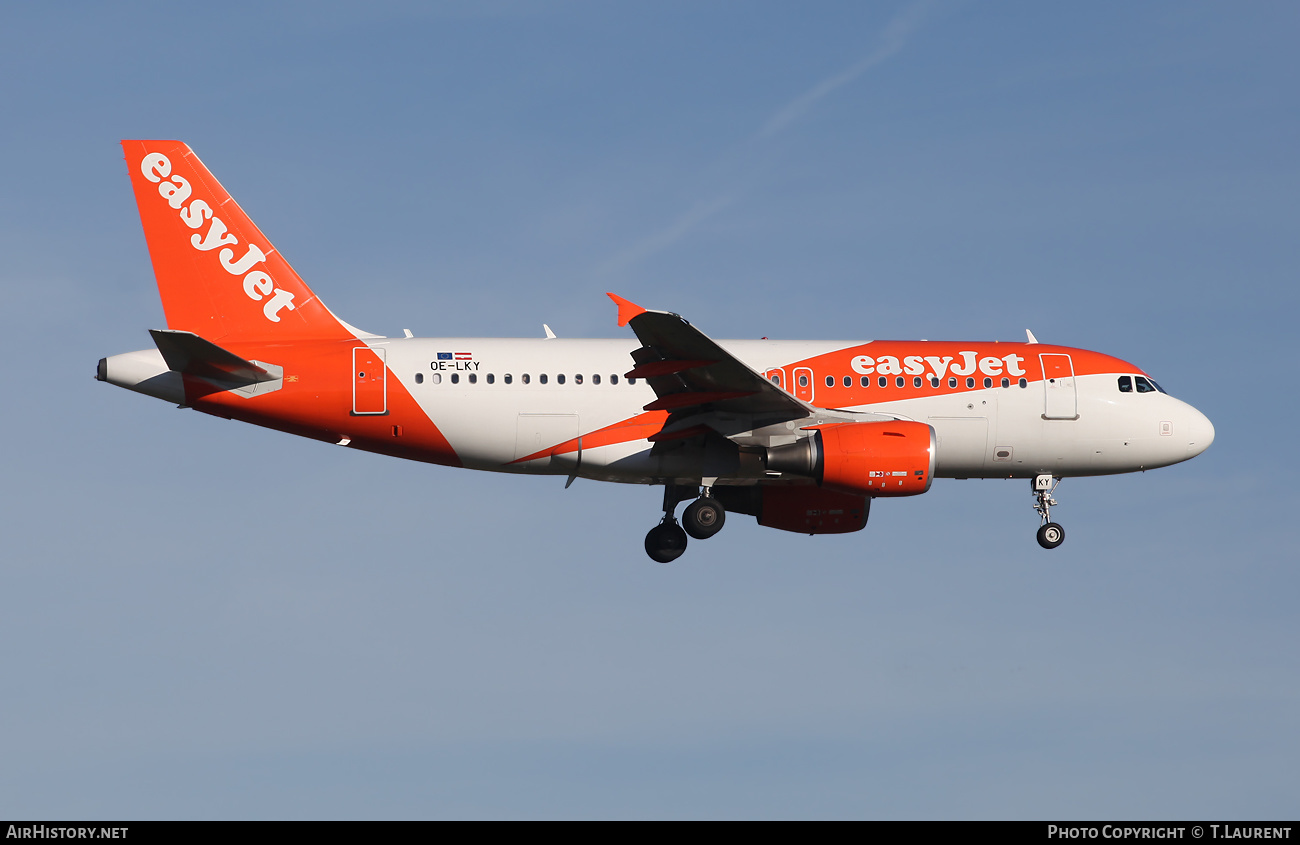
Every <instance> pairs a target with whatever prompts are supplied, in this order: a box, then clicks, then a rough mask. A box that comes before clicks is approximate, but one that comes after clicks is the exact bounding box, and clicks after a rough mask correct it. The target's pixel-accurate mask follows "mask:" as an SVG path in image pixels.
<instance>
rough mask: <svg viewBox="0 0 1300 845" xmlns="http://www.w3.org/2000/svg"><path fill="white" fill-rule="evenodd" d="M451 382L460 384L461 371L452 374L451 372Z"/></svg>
mask: <svg viewBox="0 0 1300 845" xmlns="http://www.w3.org/2000/svg"><path fill="white" fill-rule="evenodd" d="M451 383H452V384H460V373H452V374H451Z"/></svg>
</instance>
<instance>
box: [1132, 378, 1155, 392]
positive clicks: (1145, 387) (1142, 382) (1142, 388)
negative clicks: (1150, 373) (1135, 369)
mask: <svg viewBox="0 0 1300 845" xmlns="http://www.w3.org/2000/svg"><path fill="white" fill-rule="evenodd" d="M1133 381H1134V382H1136V383H1137V389H1138V393H1155V392H1156V389H1155V387H1154V386H1153V385H1152V384H1151V382H1149V381H1147V380H1146V378H1144V377H1143V376H1134V377H1133Z"/></svg>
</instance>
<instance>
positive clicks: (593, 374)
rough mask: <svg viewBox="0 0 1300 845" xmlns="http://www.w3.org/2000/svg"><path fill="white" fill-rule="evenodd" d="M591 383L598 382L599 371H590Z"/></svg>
mask: <svg viewBox="0 0 1300 845" xmlns="http://www.w3.org/2000/svg"><path fill="white" fill-rule="evenodd" d="M591 383H592V384H600V373H592V375H591Z"/></svg>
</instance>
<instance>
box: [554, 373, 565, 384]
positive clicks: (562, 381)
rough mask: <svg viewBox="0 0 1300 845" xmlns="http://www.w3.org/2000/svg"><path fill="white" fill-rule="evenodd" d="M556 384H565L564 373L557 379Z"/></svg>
mask: <svg viewBox="0 0 1300 845" xmlns="http://www.w3.org/2000/svg"><path fill="white" fill-rule="evenodd" d="M555 383H556V384H564V373H560V374H559V375H558V376H556V377H555Z"/></svg>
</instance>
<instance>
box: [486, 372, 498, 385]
mask: <svg viewBox="0 0 1300 845" xmlns="http://www.w3.org/2000/svg"><path fill="white" fill-rule="evenodd" d="M487 381H488V384H496V383H497V377H496V376H495V375H494V374H493V373H488V379H487Z"/></svg>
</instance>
